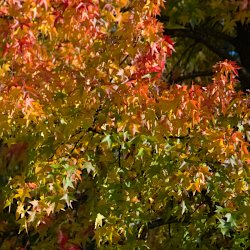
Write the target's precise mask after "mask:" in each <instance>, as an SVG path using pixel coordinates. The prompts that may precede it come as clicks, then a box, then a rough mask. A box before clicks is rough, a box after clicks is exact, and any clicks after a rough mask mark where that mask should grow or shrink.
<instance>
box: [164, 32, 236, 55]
mask: <svg viewBox="0 0 250 250" xmlns="http://www.w3.org/2000/svg"><path fill="white" fill-rule="evenodd" d="M164 35H170V36H172V37H184V38H185V37H188V38H191V39H194V40H195V41H197V42H199V43H202V44H204V45H205V46H206V47H207V48H208V49H210V50H211V51H212V52H214V53H215V54H216V55H218V56H219V57H220V58H221V59H229V60H234V59H235V58H233V57H232V56H230V55H228V54H227V53H226V52H225V51H224V50H223V49H220V48H218V47H217V46H215V45H214V44H213V41H211V40H209V39H208V38H207V36H206V35H205V34H202V33H201V32H199V31H198V30H191V29H186V28H183V29H167V28H165V29H164Z"/></svg>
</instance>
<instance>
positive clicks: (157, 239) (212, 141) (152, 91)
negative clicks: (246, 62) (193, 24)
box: [0, 0, 250, 250]
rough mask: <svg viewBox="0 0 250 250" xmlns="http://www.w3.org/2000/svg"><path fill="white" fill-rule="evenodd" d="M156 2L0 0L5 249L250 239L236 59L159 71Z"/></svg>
mask: <svg viewBox="0 0 250 250" xmlns="http://www.w3.org/2000/svg"><path fill="white" fill-rule="evenodd" d="M160 7H163V1H159V0H157V1H156V0H151V1H126V0H120V1H117V0H116V1H99V0H92V1H91V0H85V1H77V0H65V1H58V0H51V1H46V0H44V1H41V0H37V1H30V0H26V1H19V0H15V1H13V0H9V1H4V2H2V4H1V7H0V30H1V32H0V36H1V45H0V52H1V53H2V58H1V68H0V82H1V97H0V102H1V105H0V109H1V112H0V116H1V124H0V126H1V130H0V131H1V148H0V161H1V165H0V166H1V170H0V175H1V183H0V185H1V195H0V197H1V200H0V207H1V210H0V211H1V215H0V220H1V223H0V225H1V226H0V235H1V238H0V244H1V249H15V248H16V249H28V248H31V249H39V250H40V249H49V248H57V249H61V250H73V249H75V250H76V249H95V247H97V248H100V249H105V248H107V249H120V248H121V249H143V248H146V247H147V246H149V247H150V248H152V249H154V247H156V246H157V248H156V249H161V248H162V249H166V248H170V247H175V248H176V249H178V248H179V249H185V248H192V249H194V248H196V247H198V248H200V249H207V248H206V247H207V246H208V242H209V243H210V244H212V246H213V247H214V248H215V249H220V248H231V249H232V248H235V249H242V248H247V247H249V243H248V242H247V240H248V236H249V235H248V233H249V231H248V230H249V224H250V221H249V218H250V210H249V209H250V206H249V204H250V203H249V197H250V196H249V164H250V156H249V152H248V147H249V139H250V138H249V103H250V102H249V97H248V95H246V94H243V93H238V92H236V91H235V89H234V85H235V83H236V76H237V69H238V66H236V64H235V63H234V62H232V61H224V62H220V63H218V64H216V66H215V72H216V73H215V74H214V78H213V82H212V83H211V84H210V85H208V86H207V87H206V88H203V87H201V86H198V85H192V86H186V85H184V86H180V85H175V86H170V85H168V84H167V83H165V82H162V80H161V75H162V72H163V70H164V66H165V60H166V58H167V60H169V59H168V57H169V56H170V55H171V53H172V50H173V43H172V41H171V39H170V38H169V37H168V36H167V37H166V36H164V35H163V26H162V24H161V23H160V22H158V21H157V20H156V15H159V14H160ZM152 234H154V236H152ZM247 244H248V245H247Z"/></svg>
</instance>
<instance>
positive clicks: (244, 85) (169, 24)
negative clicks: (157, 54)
mask: <svg viewBox="0 0 250 250" xmlns="http://www.w3.org/2000/svg"><path fill="white" fill-rule="evenodd" d="M249 6H250V3H249V1H248V0H242V1H230V0H221V1H217V0H212V1H197V0H184V1H181V0H177V1H173V0H169V1H167V2H166V8H165V10H163V12H162V16H160V17H159V20H161V21H163V22H164V33H165V34H167V35H170V36H171V37H172V38H175V42H176V44H175V45H176V46H175V49H176V53H174V55H173V57H172V60H169V62H168V71H167V72H166V76H165V77H166V80H167V81H168V82H169V83H171V82H172V83H173V82H175V83H178V82H179V83H181V82H184V83H190V82H191V81H193V80H195V81H196V82H201V83H202V84H205V83H206V82H209V81H211V76H212V75H213V72H212V70H211V68H212V65H213V64H215V63H216V62H217V61H219V60H225V59H228V60H233V61H237V64H238V65H240V66H241V70H240V71H239V80H240V83H241V89H244V90H246V89H249V88H250V68H249V65H250V61H249V58H250V46H249V44H250V40H249V39H250V22H249V20H250V11H249Z"/></svg>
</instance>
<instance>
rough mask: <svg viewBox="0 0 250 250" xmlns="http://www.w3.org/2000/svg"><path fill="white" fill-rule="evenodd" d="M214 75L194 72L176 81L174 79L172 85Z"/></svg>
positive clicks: (208, 72)
mask: <svg viewBox="0 0 250 250" xmlns="http://www.w3.org/2000/svg"><path fill="white" fill-rule="evenodd" d="M213 74H214V73H213V71H197V72H192V73H190V74H186V75H183V76H180V77H177V78H175V79H172V83H178V82H182V81H185V80H188V79H193V78H196V77H202V76H203V77H204V76H212V75H213Z"/></svg>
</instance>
